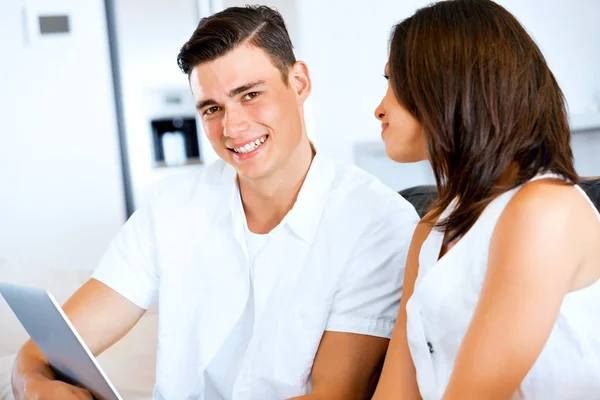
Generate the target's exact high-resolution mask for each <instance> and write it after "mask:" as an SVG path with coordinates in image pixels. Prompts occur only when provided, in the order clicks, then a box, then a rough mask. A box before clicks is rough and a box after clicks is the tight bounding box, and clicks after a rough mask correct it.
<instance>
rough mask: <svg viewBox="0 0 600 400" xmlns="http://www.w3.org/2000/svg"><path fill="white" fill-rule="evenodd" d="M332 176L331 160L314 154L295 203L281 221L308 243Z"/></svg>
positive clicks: (315, 230) (318, 218) (312, 237)
mask: <svg viewBox="0 0 600 400" xmlns="http://www.w3.org/2000/svg"><path fill="white" fill-rule="evenodd" d="M334 178H335V166H334V164H333V162H332V161H331V160H329V159H328V158H327V157H325V156H322V155H320V154H316V155H315V157H314V158H313V160H312V163H311V165H310V168H309V169H308V173H307V174H306V178H305V179H304V183H303V184H302V187H301V188H300V192H299V193H298V198H297V199H296V203H294V206H293V207H292V209H291V210H290V211H289V212H288V213H287V215H286V216H285V217H284V218H283V221H281V223H282V224H287V225H288V226H289V227H290V229H291V230H292V231H293V232H294V233H295V234H296V235H298V236H299V237H300V238H301V239H302V240H304V241H305V242H307V243H309V244H310V243H312V242H313V240H314V238H315V235H316V233H317V229H318V227H319V222H320V221H321V216H322V214H323V209H324V208H325V203H326V201H327V194H328V193H329V189H330V188H331V185H332V183H333V179H334Z"/></svg>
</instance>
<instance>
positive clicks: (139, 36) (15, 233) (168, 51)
mask: <svg viewBox="0 0 600 400" xmlns="http://www.w3.org/2000/svg"><path fill="white" fill-rule="evenodd" d="M428 2H429V1H427V0H402V1H398V0H372V1H362V0H272V1H269V0H264V2H263V3H264V4H268V5H271V6H275V7H276V8H278V9H279V10H280V11H281V12H282V14H283V15H284V17H285V19H286V21H287V24H288V28H289V31H290V34H291V36H292V40H293V42H294V44H295V48H296V53H297V57H298V58H299V59H302V60H304V61H306V62H307V63H308V66H309V69H310V71H311V74H312V78H313V88H314V90H313V93H312V95H311V98H310V99H309V102H308V104H307V120H308V127H309V136H310V137H311V138H312V140H313V141H314V142H315V144H316V146H317V148H318V150H319V151H320V152H322V153H324V154H327V155H328V156H330V157H331V158H333V159H335V160H337V161H340V162H345V163H353V164H357V165H359V166H360V167H362V168H364V169H366V170H368V171H370V172H372V173H373V174H375V175H377V176H378V177H379V178H380V179H381V180H382V181H383V182H384V183H386V184H387V185H389V186H390V187H391V188H393V189H394V190H400V189H403V188H406V187H410V186H414V185H420V184H427V183H432V182H433V178H432V175H431V171H430V169H429V166H428V165H427V164H426V163H416V164H410V165H399V164H395V163H393V162H391V161H389V160H388V159H387V157H386V156H385V153H384V149H383V145H382V143H381V140H380V127H379V125H380V124H379V122H378V121H377V120H376V119H375V118H374V117H373V111H374V109H375V107H376V106H377V104H378V103H379V101H380V99H381V97H382V96H383V94H384V92H385V89H386V81H385V80H384V79H383V77H382V74H383V68H384V64H385V62H386V58H387V45H388V35H389V32H390V29H391V27H392V25H393V24H394V23H396V22H399V21H400V20H402V19H403V18H406V17H408V16H410V15H411V14H412V13H413V12H414V11H415V10H416V9H417V8H419V7H422V6H425V5H426V4H427V3H428ZM498 2H499V3H500V4H502V5H503V6H505V7H506V8H508V10H509V11H511V12H513V13H514V14H515V15H516V16H517V18H519V20H520V21H521V22H522V23H523V24H524V25H525V27H526V28H527V29H528V31H529V32H530V33H531V34H532V35H533V37H534V38H535V40H536V41H537V43H538V44H539V46H540V47H541V49H542V51H543V53H544V54H545V56H546V58H547V60H548V63H549V64H550V67H551V68H552V70H553V71H554V73H555V75H556V77H557V79H558V81H559V83H560V84H561V86H562V88H563V90H564V92H565V94H566V97H567V100H568V103H569V109H570V121H571V126H572V135H573V149H574V152H575V163H576V168H577V171H578V172H579V174H580V175H583V176H591V175H600V23H599V21H600V0H572V1H568V2H567V1H564V0H499V1H498ZM246 3H247V1H238V0H77V1H76V0H0V56H1V61H0V82H1V83H0V119H1V129H0V264H1V263H2V262H5V263H10V264H11V265H15V266H19V267H20V268H27V267H30V266H32V267H38V268H39V267H46V266H47V267H49V268H66V269H69V268H84V269H91V268H93V267H94V266H95V264H96V263H97V262H98V260H99V258H100V256H101V254H102V253H103V252H104V250H105V249H106V247H107V246H108V244H109V242H110V240H111V238H112V237H113V236H114V235H115V234H116V233H117V231H118V230H119V228H120V227H121V225H122V224H123V223H124V222H125V220H126V219H127V217H128V216H129V215H130V214H131V213H132V212H133V211H134V210H135V209H136V208H137V207H139V205H141V204H143V203H144V202H145V201H146V199H147V198H148V195H149V193H150V192H151V190H152V187H153V186H154V185H155V184H156V183H157V182H158V181H160V180H161V179H164V178H165V177H167V176H169V175H172V174H177V173H182V172H185V171H188V170H190V169H198V168H204V166H205V165H206V164H207V163H210V162H211V161H213V160H214V159H215V157H216V156H215V154H214V153H213V151H212V148H211V147H210V145H209V144H208V142H207V141H206V140H205V138H204V134H203V133H202V130H201V126H200V124H199V121H197V119H196V113H195V110H194V104H193V101H192V98H191V95H190V92H189V88H188V85H187V78H186V76H185V75H183V74H182V73H181V72H180V71H179V69H178V67H177V64H176V56H177V53H178V51H179V48H180V47H181V45H182V44H183V43H184V42H185V41H186V40H187V39H188V38H189V36H190V35H191V33H192V31H193V30H194V28H195V26H196V25H197V23H198V21H199V19H200V18H201V17H203V16H207V15H209V14H212V13H214V12H216V11H219V10H221V9H223V8H225V7H229V6H233V5H238V6H239V5H245V4H246Z"/></svg>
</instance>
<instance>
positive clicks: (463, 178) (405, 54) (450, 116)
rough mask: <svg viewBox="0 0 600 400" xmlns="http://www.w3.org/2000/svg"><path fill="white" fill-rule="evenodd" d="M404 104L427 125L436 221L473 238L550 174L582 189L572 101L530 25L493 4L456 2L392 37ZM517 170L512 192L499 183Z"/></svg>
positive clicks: (452, 234)
mask: <svg viewBox="0 0 600 400" xmlns="http://www.w3.org/2000/svg"><path fill="white" fill-rule="evenodd" d="M388 68H389V73H390V80H391V83H392V87H393V89H394V92H395V95H396V97H397V98H398V100H399V101H400V103H401V104H403V105H404V106H405V107H406V108H407V109H408V110H409V111H410V112H411V113H412V114H413V115H414V117H415V118H416V119H417V120H418V121H419V122H420V123H421V124H422V126H423V129H424V131H425V135H426V137H427V141H428V146H429V159H430V162H431V166H432V168H433V172H434V175H435V179H436V183H437V188H438V193H439V197H438V200H437V201H436V203H435V204H434V205H433V209H434V212H433V213H432V215H431V219H430V221H436V220H437V219H438V218H439V216H440V214H441V213H442V212H443V210H444V209H446V208H447V207H448V206H449V205H450V204H451V203H452V201H453V200H454V199H456V203H455V208H454V210H453V211H452V212H451V213H450V214H449V215H448V217H447V218H444V220H442V221H438V222H437V223H436V226H437V228H438V229H441V230H443V231H445V232H447V236H446V241H447V242H450V241H452V240H453V239H455V238H457V237H460V236H462V235H464V234H465V233H466V232H467V231H468V230H469V229H470V228H471V226H472V225H473V224H474V223H475V221H476V220H477V218H479V216H480V214H481V213H482V211H483V209H484V208H485V207H486V206H487V205H488V204H489V203H490V202H491V201H492V200H493V199H494V198H495V197H497V196H498V195H499V194H501V193H503V192H505V191H507V190H510V189H512V188H514V187H517V186H519V185H521V184H523V183H524V182H526V181H528V180H530V179H531V178H532V177H534V176H535V175H536V174H538V173H539V172H541V171H548V172H554V173H557V174H560V175H562V176H563V177H564V178H565V179H566V180H567V181H570V182H571V183H578V176H577V173H576V172H575V168H574V166H573V154H572V151H571V146H570V130H569V124H568V119H567V110H566V104H565V98H564V95H563V93H562V91H561V89H560V87H559V86H558V83H557V82H556V79H555V78H554V75H553V74H552V72H551V71H550V69H549V68H548V65H547V64H546V61H545V59H544V56H543V55H542V53H541V51H540V49H539V48H538V46H537V45H536V44H535V42H534V41H533V39H532V38H531V37H530V36H529V35H528V34H527V32H526V31H525V29H524V28H523V26H521V24H520V23H519V22H518V21H517V20H516V18H515V17H513V16H512V15H511V14H510V13H509V12H508V11H507V10H505V9H504V8H503V7H501V6H499V5H498V4H496V3H494V2H492V1H490V0H447V1H443V2H439V3H436V4H434V5H431V6H429V7H426V8H422V9H420V10H419V11H417V12H416V14H414V15H413V16H412V17H410V18H408V19H406V20H404V21H403V22H401V23H399V24H398V25H396V26H395V27H394V29H393V31H392V35H391V42H390V57H389V63H388ZM510 170H514V171H515V173H516V175H515V179H513V180H511V183H510V184H508V185H500V184H499V180H500V178H501V176H503V174H505V173H506V172H507V171H510Z"/></svg>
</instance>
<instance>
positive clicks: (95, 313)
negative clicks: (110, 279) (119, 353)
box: [12, 279, 146, 400]
mask: <svg viewBox="0 0 600 400" xmlns="http://www.w3.org/2000/svg"><path fill="white" fill-rule="evenodd" d="M63 309H64V311H65V313H66V314H67V317H69V320H71V323H72V324H73V326H74V327H75V329H77V331H78V332H79V334H80V336H81V338H82V339H83V341H84V342H85V344H86V345H87V346H88V348H89V349H90V351H91V352H92V353H93V354H94V356H97V355H98V354H100V353H102V352H103V351H104V350H106V349H107V348H109V347H110V346H112V345H113V344H114V343H115V342H117V341H118V340H119V339H121V338H122V337H123V336H125V334H126V333H127V332H129V330H130V329H131V328H132V327H133V326H134V325H135V324H136V323H137V322H138V321H139V319H140V318H141V317H142V315H143V314H144V312H145V311H146V310H144V309H142V308H140V307H138V306H136V305H135V304H133V303H131V302H130V301H129V300H127V299H126V298H125V297H123V296H121V295H120V294H118V293H117V292H115V291H114V290H112V289H111V288H109V287H108V286H106V285H104V284H103V283H101V282H99V281H97V280H95V279H90V280H89V281H88V282H87V283H86V284H84V285H83V286H82V287H81V288H80V289H79V290H78V291H77V292H76V293H75V294H74V295H73V296H72V297H71V298H70V299H69V300H68V301H67V302H66V303H65V305H64V306H63ZM55 379H56V377H55V375H54V372H53V371H52V369H51V368H50V366H49V365H48V362H47V361H46V359H45V358H44V356H43V355H42V353H41V352H40V350H39V349H38V348H37V346H36V345H35V344H34V343H33V342H32V341H28V342H27V343H26V344H25V345H24V346H23V347H22V348H21V350H20V351H19V354H18V355H17V359H16V360H15V364H14V367H13V373H12V389H13V393H14V396H15V398H16V399H17V400H22V399H71V398H72V399H91V398H92V397H91V395H90V394H89V393H88V392H87V391H85V390H83V389H80V388H77V387H74V386H70V385H67V384H66V383H63V382H60V381H56V380H55Z"/></svg>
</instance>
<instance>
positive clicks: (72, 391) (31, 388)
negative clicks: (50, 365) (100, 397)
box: [21, 375, 94, 400]
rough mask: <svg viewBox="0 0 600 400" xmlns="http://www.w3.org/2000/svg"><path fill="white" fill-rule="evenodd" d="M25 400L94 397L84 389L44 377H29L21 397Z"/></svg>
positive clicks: (62, 399)
mask: <svg viewBox="0 0 600 400" xmlns="http://www.w3.org/2000/svg"><path fill="white" fill-rule="evenodd" d="M21 398H23V399H25V400H29V399H35V400H55V399H61V400H93V399H94V397H93V396H92V395H91V394H90V392H88V391H87V390H85V389H82V388H80V387H76V386H72V385H69V384H67V383H64V382H61V381H56V380H51V379H49V378H48V377H46V376H43V375H38V376H31V377H30V378H29V379H28V380H27V383H26V385H25V391H24V394H23V396H22V397H21Z"/></svg>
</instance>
